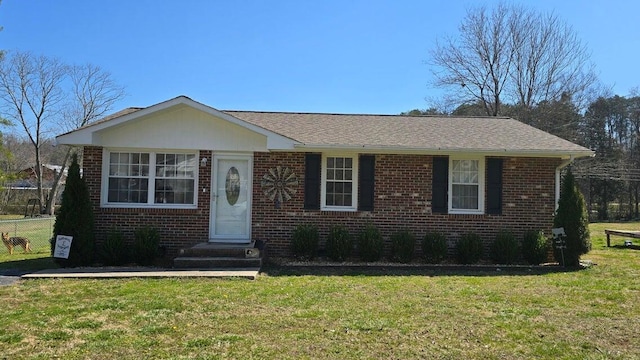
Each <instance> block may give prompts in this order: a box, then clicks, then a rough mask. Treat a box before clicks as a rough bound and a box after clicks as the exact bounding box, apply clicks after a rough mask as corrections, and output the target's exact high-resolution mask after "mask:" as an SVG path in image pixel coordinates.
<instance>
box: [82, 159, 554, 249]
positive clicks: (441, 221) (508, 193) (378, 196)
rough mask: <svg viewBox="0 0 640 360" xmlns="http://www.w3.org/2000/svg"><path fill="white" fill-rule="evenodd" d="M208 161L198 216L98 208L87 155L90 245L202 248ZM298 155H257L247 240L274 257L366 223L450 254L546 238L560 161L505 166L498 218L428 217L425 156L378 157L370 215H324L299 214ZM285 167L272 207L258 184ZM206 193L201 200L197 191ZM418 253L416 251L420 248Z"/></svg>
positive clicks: (95, 169) (95, 171)
mask: <svg viewBox="0 0 640 360" xmlns="http://www.w3.org/2000/svg"><path fill="white" fill-rule="evenodd" d="M200 156H201V157H203V156H206V157H207V158H208V159H209V161H208V162H207V166H206V168H203V167H199V170H200V171H199V173H200V175H199V179H198V182H199V184H198V188H199V190H198V208H197V209H145V208H132V209H114V208H101V207H100V187H101V184H100V183H101V177H100V171H101V168H102V148H100V147H85V149H84V158H83V171H84V176H85V179H87V184H88V186H89V190H90V192H91V200H92V202H93V209H94V214H95V220H96V221H95V223H96V231H97V234H96V238H97V240H98V241H102V240H104V239H105V238H106V234H107V233H108V231H109V229H111V228H112V227H114V226H115V227H116V228H118V229H119V230H120V231H122V232H123V233H124V234H125V237H126V238H127V239H133V231H134V230H135V229H137V228H139V227H142V226H153V227H155V228H157V229H158V230H159V231H160V235H161V238H162V245H163V246H165V247H166V248H167V250H168V254H169V255H175V254H176V253H177V251H178V250H179V249H180V248H183V247H187V246H191V245H194V244H196V243H198V242H203V241H207V239H208V237H209V216H210V212H209V203H210V197H209V193H210V189H211V178H210V174H211V165H212V161H211V156H212V154H211V152H210V151H200ZM304 156H305V154H304V153H255V154H254V171H253V175H254V178H253V185H254V186H253V210H252V236H253V239H261V240H266V241H268V242H269V252H270V254H271V255H272V256H283V255H289V254H290V251H289V241H290V239H291V234H292V232H293V229H294V228H295V227H296V225H298V224H301V223H311V224H316V225H317V226H318V227H319V229H320V234H321V245H323V244H324V241H325V239H326V235H327V233H328V230H329V227H330V226H331V225H333V224H336V225H337V224H340V225H344V226H346V227H348V228H349V229H350V231H351V233H352V234H356V233H357V232H358V231H359V230H360V229H362V228H363V227H364V226H365V225H366V224H367V223H372V224H374V225H375V226H377V227H378V228H379V229H380V230H381V232H382V234H383V237H384V238H385V240H386V241H387V242H388V241H389V237H390V235H391V234H392V233H393V232H395V231H397V230H400V229H409V230H411V231H412V232H413V233H414V234H415V235H416V236H417V237H418V239H420V238H421V237H422V236H423V235H424V234H425V232H427V231H441V232H443V233H445V234H446V236H447V239H448V241H449V244H450V248H453V246H454V244H455V242H456V241H457V240H458V239H459V238H460V236H461V235H462V234H464V233H466V232H476V233H478V234H480V235H481V236H482V237H483V239H484V240H485V242H486V243H487V244H489V243H490V242H491V241H492V240H493V238H494V237H495V234H496V233H497V231H498V230H500V229H510V230H512V231H513V232H514V233H515V234H516V235H517V236H518V237H521V235H522V233H523V232H524V231H526V230H528V229H536V230H537V229H542V230H544V231H545V232H546V233H549V232H550V229H551V226H552V220H553V211H554V209H555V205H554V201H555V199H554V197H555V184H554V180H555V168H556V166H558V165H559V160H558V159H546V158H504V164H503V213H502V215H447V214H432V212H431V196H432V195H431V178H432V165H431V164H432V157H431V156H428V155H376V165H375V176H376V187H375V201H374V211H371V212H360V211H358V212H327V211H319V210H304V209H303V205H304V194H303V189H304ZM276 166H282V167H288V168H290V169H291V170H293V172H294V173H295V174H296V175H297V178H298V181H299V185H298V187H297V193H295V194H294V195H293V197H292V199H291V200H289V201H285V202H283V203H282V204H279V205H278V206H276V204H274V202H273V201H271V200H269V199H268V198H267V196H265V195H264V193H263V189H262V187H261V181H262V178H263V176H264V175H265V174H266V173H267V171H268V169H269V168H273V167H276ZM203 188H206V189H207V192H205V193H203V192H202V189H203ZM418 250H419V247H418Z"/></svg>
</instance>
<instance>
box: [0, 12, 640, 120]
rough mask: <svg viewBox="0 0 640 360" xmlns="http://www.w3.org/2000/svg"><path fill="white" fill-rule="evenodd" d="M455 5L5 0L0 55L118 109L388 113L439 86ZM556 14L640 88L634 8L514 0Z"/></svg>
mask: <svg viewBox="0 0 640 360" xmlns="http://www.w3.org/2000/svg"><path fill="white" fill-rule="evenodd" d="M493 3H496V2H494V1H486V2H479V1H457V0H447V1H440V0H430V1H427V0H423V1H409V0H406V1H403V0H386V1H383V0H362V1H360V0H336V1H334V0H317V1H305V0H291V1H284V0H283V1H280V0H269V1H266V0H263V1H259V0H255V1H249V0H237V1H236V0H233V1H227V0H224V1H223V0H210V1H207V0H202V1H196V0H181V1H162V0H155V1H150V0H126V1H121V0H102V1H98V0H76V1H70V0H56V1H53V0H3V1H2V3H1V4H0V26H3V27H4V30H3V31H2V32H0V49H5V50H9V51H11V50H22V51H31V52H33V53H35V54H43V55H47V56H52V57H59V58H60V59H62V60H63V61H65V62H68V63H74V64H82V63H92V64H94V65H98V66H100V67H102V68H104V69H105V70H108V71H109V72H111V73H112V75H113V76H114V78H115V79H116V81H117V82H118V83H120V84H121V85H123V86H124V87H125V89H126V92H127V97H126V98H125V99H124V100H122V101H121V102H119V103H118V104H117V106H116V108H115V109H114V111H115V110H120V109H121V108H125V107H129V106H149V105H153V104H155V103H158V102H161V101H164V100H168V99H170V98H173V97H175V96H178V95H187V96H189V97H191V98H192V99H194V100H196V101H200V102H203V103H205V104H207V105H210V106H213V107H214V108H217V109H225V110H232V109H234V110H266V111H299V112H334V113H382V114H397V113H399V112H402V111H406V110H411V109H414V108H426V107H427V106H428V102H427V101H426V100H425V98H438V97H440V96H441V91H440V90H438V89H436V88H433V87H432V86H431V85H430V82H431V81H432V75H431V73H430V69H429V66H428V65H427V64H426V62H427V61H428V59H429V55H428V54H429V49H431V48H432V47H433V46H434V43H435V41H436V39H437V38H438V37H439V36H443V35H445V34H450V35H454V34H455V33H456V29H457V27H458V25H459V24H460V21H461V20H462V18H463V17H464V15H465V9H466V8H468V7H470V6H476V5H480V4H488V5H490V4H493ZM520 3H521V4H523V5H526V6H529V7H532V8H534V9H537V10H540V11H554V12H555V13H556V14H557V15H559V16H560V17H561V18H562V19H563V20H564V21H566V22H567V23H568V24H569V25H571V26H572V27H573V28H574V29H575V31H576V32H577V33H578V35H579V36H580V38H581V39H582V41H584V42H585V43H586V44H587V45H588V47H589V49H590V51H591V52H592V60H593V62H594V63H595V64H596V66H597V72H598V73H599V76H600V80H601V81H602V83H603V84H604V85H607V86H610V87H612V89H613V92H614V93H615V94H619V95H627V94H628V93H629V90H631V89H632V88H634V87H638V86H640V76H639V74H640V72H639V71H638V69H639V68H640V66H639V65H638V64H640V61H639V60H640V21H639V20H640V15H639V14H640V2H638V1H635V0H628V1H620V0H609V1H601V0H597V1H596V0H591V1H575V0H563V1H557V0H539V1H522V2H520Z"/></svg>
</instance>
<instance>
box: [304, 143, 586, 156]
mask: <svg viewBox="0 0 640 360" xmlns="http://www.w3.org/2000/svg"><path fill="white" fill-rule="evenodd" d="M295 148H296V149H298V150H303V151H317V152H323V151H339V150H348V151H358V152H359V153H377V154H432V155H449V154H482V155H485V156H514V157H550V158H562V159H569V158H574V159H577V158H582V157H592V156H594V155H595V153H594V152H593V151H591V150H588V149H587V150H583V151H579V150H578V151H549V150H521V149H513V150H507V149H500V150H495V149H469V148H447V149H444V148H408V147H396V146H372V145H327V144H297V145H295Z"/></svg>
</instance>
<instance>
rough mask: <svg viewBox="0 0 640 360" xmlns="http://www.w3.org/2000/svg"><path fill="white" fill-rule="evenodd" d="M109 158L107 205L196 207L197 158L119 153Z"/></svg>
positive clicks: (193, 156)
mask: <svg viewBox="0 0 640 360" xmlns="http://www.w3.org/2000/svg"><path fill="white" fill-rule="evenodd" d="M106 154H107V155H108V156H105V159H108V162H106V166H108V175H107V181H105V183H106V184H107V185H106V187H107V189H106V201H104V202H105V203H106V204H118V205H124V204H136V205H165V204H171V205H193V206H195V205H196V193H195V189H196V178H197V156H196V154H194V153H154V152H116V151H113V152H106ZM149 194H151V196H150V195H149Z"/></svg>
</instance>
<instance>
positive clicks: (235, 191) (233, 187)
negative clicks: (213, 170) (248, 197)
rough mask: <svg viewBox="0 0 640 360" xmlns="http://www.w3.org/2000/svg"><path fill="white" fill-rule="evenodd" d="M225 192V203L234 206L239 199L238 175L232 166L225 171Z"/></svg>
mask: <svg viewBox="0 0 640 360" xmlns="http://www.w3.org/2000/svg"><path fill="white" fill-rule="evenodd" d="M225 192H226V193H227V202H228V203H229V205H235V204H236V202H238V198H239V197H240V173H239V172H238V169H236V168H235V167H234V166H232V167H231V168H230V169H229V171H227V178H226V181H225Z"/></svg>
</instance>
